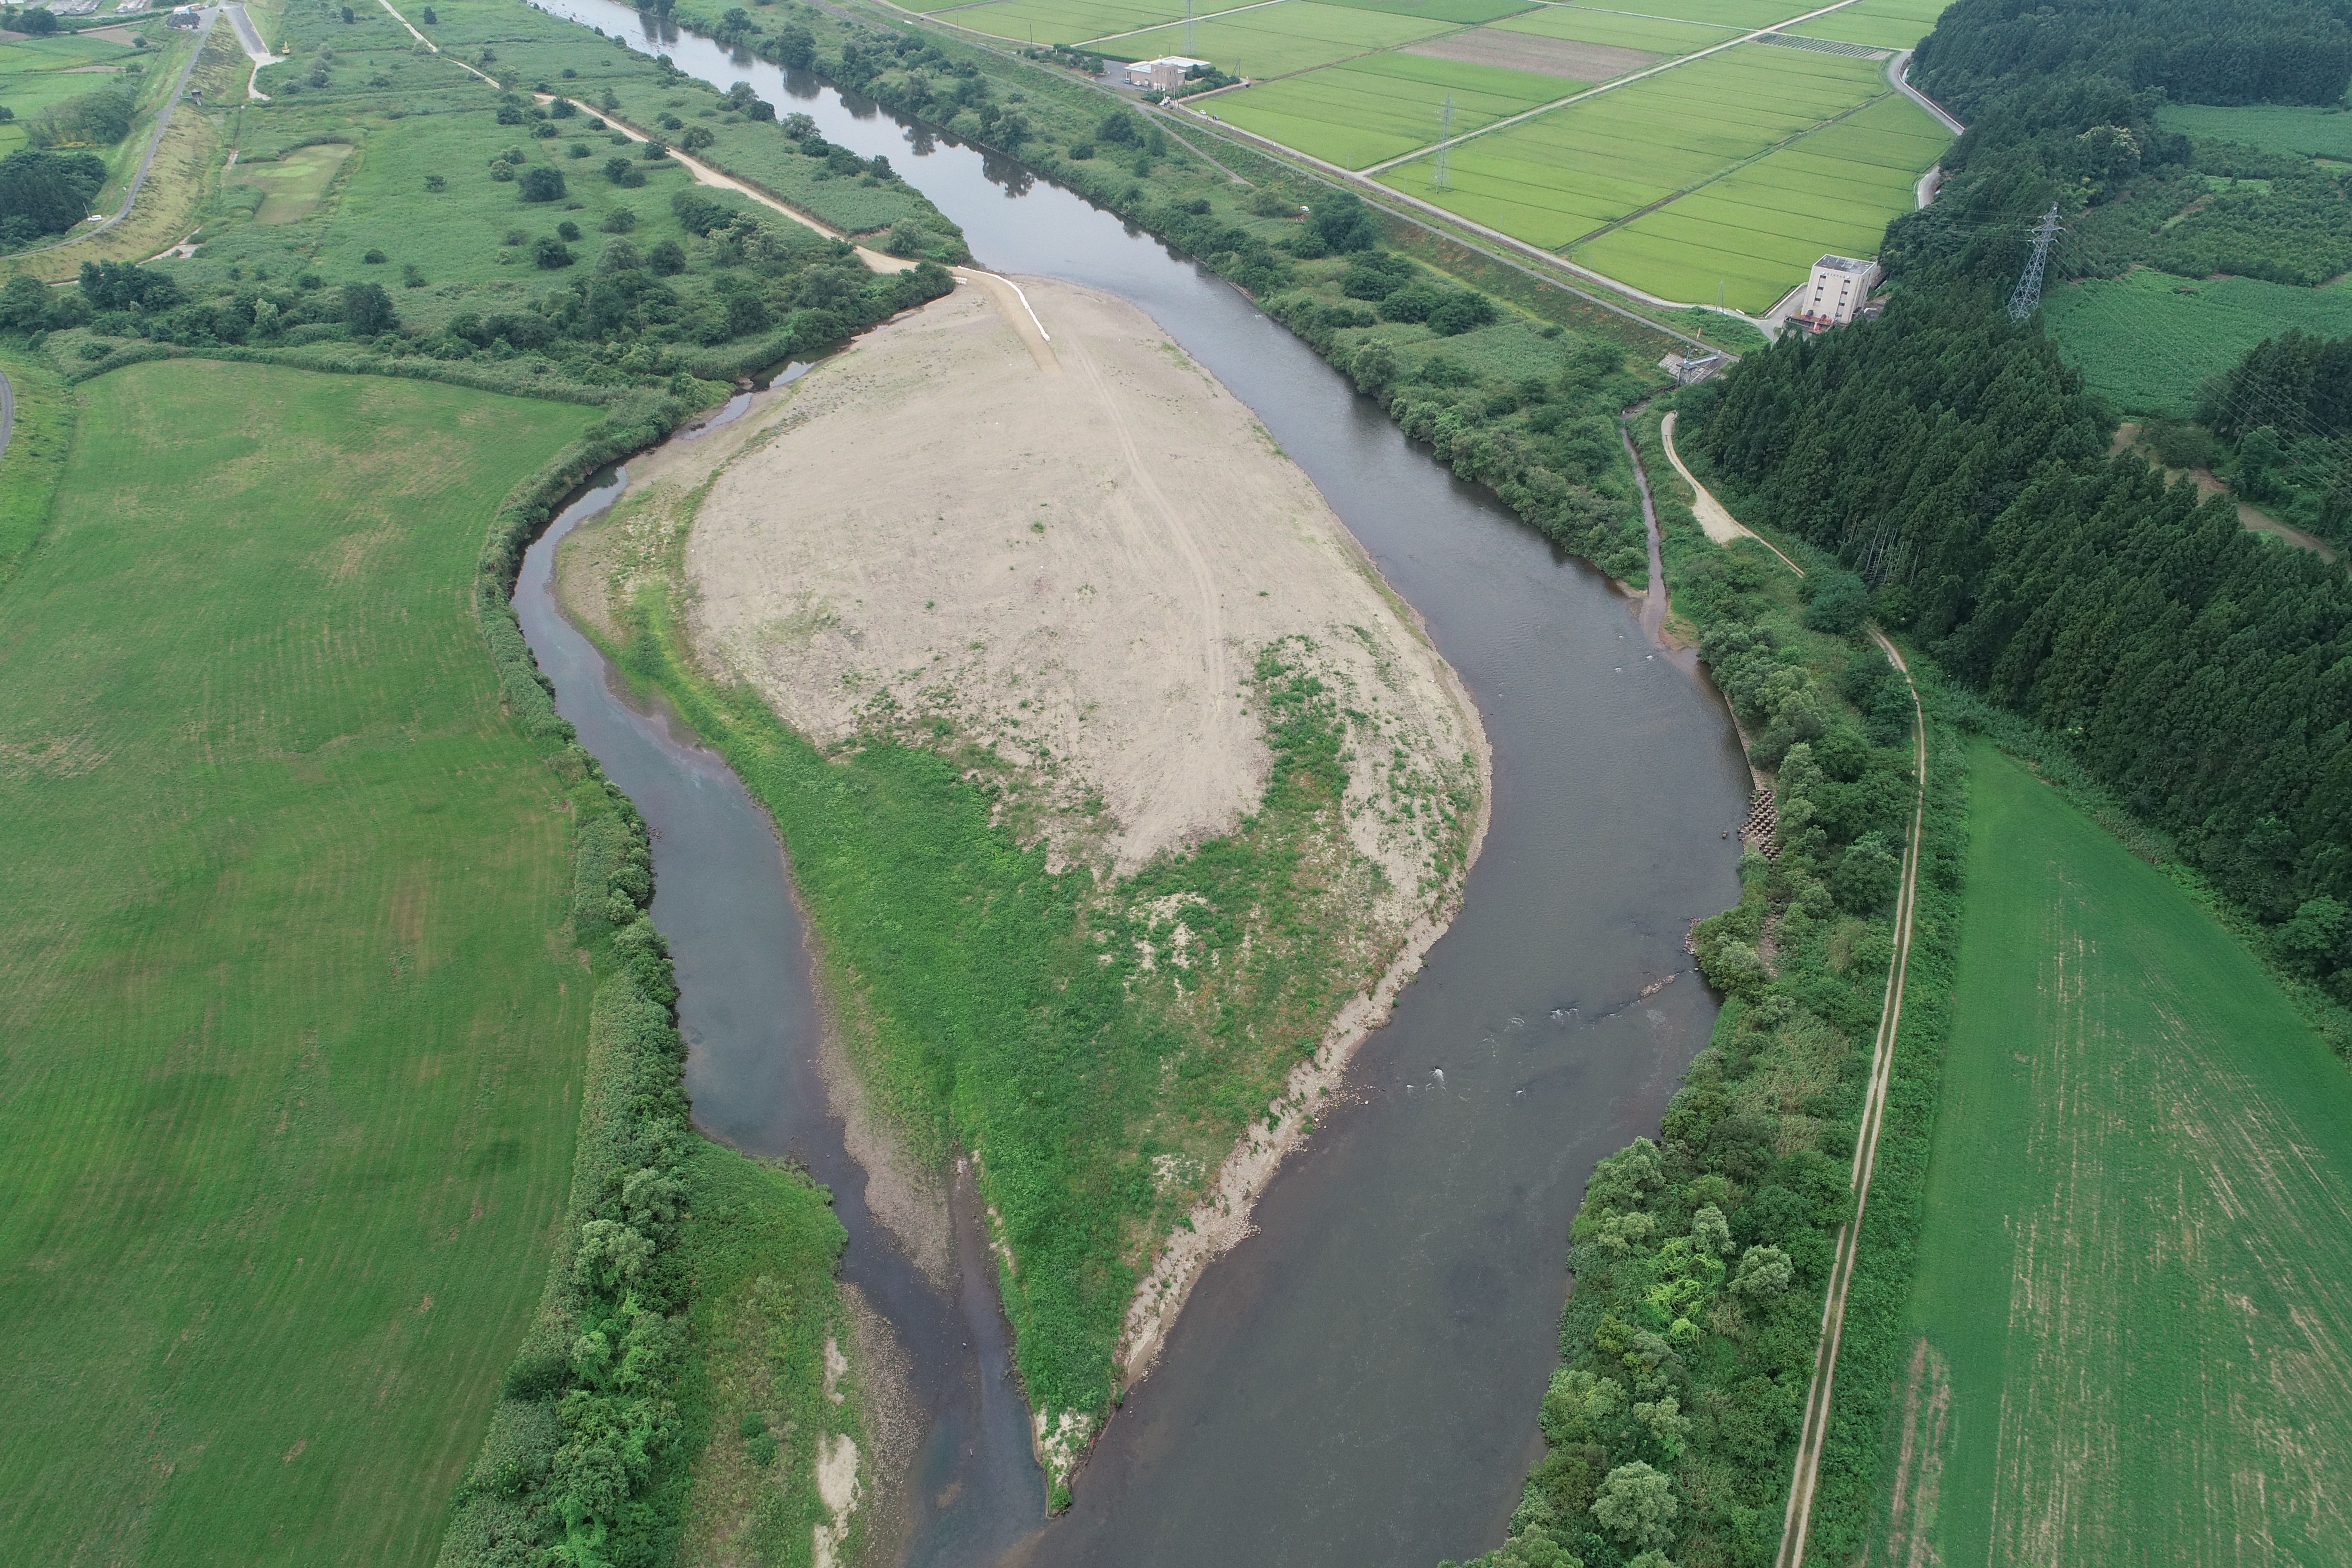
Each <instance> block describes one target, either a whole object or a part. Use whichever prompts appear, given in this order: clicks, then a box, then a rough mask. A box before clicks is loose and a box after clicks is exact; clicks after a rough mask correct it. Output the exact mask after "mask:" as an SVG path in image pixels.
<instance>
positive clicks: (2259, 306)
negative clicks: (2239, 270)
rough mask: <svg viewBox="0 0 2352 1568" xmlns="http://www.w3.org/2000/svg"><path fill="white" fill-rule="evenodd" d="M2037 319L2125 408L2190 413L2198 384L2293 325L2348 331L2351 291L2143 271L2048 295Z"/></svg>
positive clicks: (2098, 388) (2351, 328)
mask: <svg viewBox="0 0 2352 1568" xmlns="http://www.w3.org/2000/svg"><path fill="white" fill-rule="evenodd" d="M2042 321H2043V322H2044V324H2045V325H2046V327H2047V328H2048V331H2049V332H2050V335H2051V337H2052V338H2053V339H2055V340H2056V341H2057V343H2058V347H2059V350H2060V352H2062V353H2064V354H2065V356H2066V358H2067V360H2068V362H2069V363H2073V364H2074V365H2077V366H2079V367H2080V368H2081V370H2082V372H2083V375H2084V380H2085V381H2086V382H2088V383H2089V384H2090V387H2091V389H2092V390H2093V391H2094V392H2096V393H2098V394H2099V395H2101V396H2103V397H2105V398H2106V399H2107V400H2108V401H2109V402H2111V403H2113V404H2114V405H2116V407H2117V408H2119V409H2122V410H2123V411H2125V412H2126V413H2131V414H2173V415H2181V416H2187V415H2190V414H2193V413H2194V412H2195V411H2196V406H2197V389H2198V387H2199V386H2200V384H2203V383H2204V381H2205V379H2206V378H2207V377H2208V376H2213V375H2219V374H2221V373H2222V372H2224V371H2226V370H2228V369H2229V368H2230V367H2231V366H2232V365H2234V364H2236V363H2238V361H2239V360H2241V359H2242V358H2243V357H2244V356H2245V353H2246V351H2247V350H2248V349H2251V348H2252V347H2253V346H2254V345H2255V344H2257V343H2259V342H2262V341H2263V339H2265V338H2273V337H2276V336H2278V335H2279V334H2280V333H2281V332H2283V331H2288V330H2290V329H2297V328H2299V329H2301V330H2302V331H2306V332H2316V333H2319V334H2321V335H2323V336H2327V337H2343V336H2346V335H2347V334H2352V289H2347V288H2345V287H2344V286H2343V285H2342V284H2340V283H2338V284H2334V285H2330V286H2329V287H2326V288H2323V289H2297V288H2294V287H2293V286H2291V285H2289V284H2284V283H2265V282H2263V280H2262V279H2258V278H2205V279H2188V278H2176V277H2174V276H2173V275H2172V274H2171V273H2169V272H2158V271H2157V270H2155V269H2154V268H2139V269H2137V270H2136V271H2132V272H2127V273H2126V274H2125V275H2124V276H2123V277H2121V278H2090V279H2084V280H2082V281H2081V282H2078V283H2072V284H2069V285H2067V286H2066V287H2065V288H2063V289H2056V290H2054V291H2053V292H2052V293H2050V294H2049V295H2047V296H2045V297H2044V298H2043V300H2042Z"/></svg>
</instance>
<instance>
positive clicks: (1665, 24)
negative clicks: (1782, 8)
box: [1496, 5, 1803, 55]
mask: <svg viewBox="0 0 2352 1568" xmlns="http://www.w3.org/2000/svg"><path fill="white" fill-rule="evenodd" d="M1790 15H1792V16H1802V15H1803V13H1802V12H1801V11H1800V12H1791V13H1790ZM1496 26H1499V27H1503V28H1507V30H1509V31H1511V32H1514V33H1533V34H1535V35H1536V36H1537V37H1544V38H1573V39H1575V40H1576V41H1577V42H1579V43H1584V44H1608V45H1610V46H1612V47H1615V48H1621V49H1647V50H1649V51H1650V52H1651V53H1652V54H1655V55H1687V54H1691V53H1694V52H1696V50H1699V49H1704V48H1709V47H1713V46H1714V45H1717V44H1727V43H1729V42H1731V40H1732V39H1734V38H1736V37H1739V35H1740V33H1741V32H1742V31H1744V30H1745V29H1742V28H1738V27H1710V26H1703V25H1701V24H1699V23H1696V22H1676V21H1672V20H1669V19H1667V18H1664V17H1660V16H1631V15H1626V14H1623V13H1620V12H1616V11H1588V10H1584V9H1582V8H1580V7H1579V6H1575V5H1546V6H1544V7H1542V8H1541V9H1539V10H1535V11H1530V12H1528V14H1527V15H1525V16H1514V17H1512V18H1511V19H1510V20H1509V21H1507V22H1498V23H1496Z"/></svg>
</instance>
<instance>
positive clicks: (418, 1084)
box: [0, 361, 593, 1564]
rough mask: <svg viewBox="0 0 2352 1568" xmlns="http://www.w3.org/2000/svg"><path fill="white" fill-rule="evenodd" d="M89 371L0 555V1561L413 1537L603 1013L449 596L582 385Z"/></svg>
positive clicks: (517, 1324) (464, 623)
mask: <svg viewBox="0 0 2352 1568" xmlns="http://www.w3.org/2000/svg"><path fill="white" fill-rule="evenodd" d="M80 396H81V398H82V410H81V413H80V416H79V429H78V431H77V433H76V435H75V437H74V445H73V450H72V457H71V458H70V460H69V462H68V465H67V469H66V477H65V481H64V484H63V487H62V489H61V490H60V491H59V493H58V502H57V505H56V509H55V510H54V512H53V514H52V516H51V519H50V522H49V526H48V529H47V533H46V535H45V537H44V538H43V539H42V540H41V542H39V543H38V544H37V545H36V546H35V548H34V549H33V551H32V552H31V553H30V554H29V555H28V556H26V558H25V560H24V562H23V563H22V565H21V566H20V568H19V569H18V570H17V572H16V574H15V576H14V577H13V578H11V579H10V580H9V581H8V583H7V584H6V586H5V588H0V663H5V667H6V668H7V670H8V679H7V680H6V681H5V682H0V977H5V980H0V1037H5V1040H6V1042H7V1045H6V1049H5V1056H0V1100H5V1104H6V1105H7V1107H8V1113H7V1116H6V1118H5V1121H0V1191H5V1192H6V1193H7V1194H8V1201H7V1202H6V1204H5V1205H0V1310H5V1313H6V1315H7V1317H8V1319H9V1321H12V1322H14V1323H15V1324H16V1331H15V1332H16V1340H15V1342H14V1345H13V1348H12V1349H11V1351H10V1352H9V1354H8V1356H7V1358H6V1360H5V1366H4V1367H0V1404H5V1406H6V1408H7V1410H8V1412H9V1419H8V1423H7V1426H6V1428H5V1435H0V1499H5V1503H0V1540H5V1542H7V1545H6V1547H5V1550H0V1555H5V1557H7V1558H8V1559H9V1560H10V1561H12V1562H22V1563H67V1562H157V1561H169V1562H173V1563H223V1564H230V1563H235V1564H247V1563H305V1564H309V1563H371V1564H373V1563H425V1562H426V1561H429V1559H430V1557H431V1555H432V1552H433V1550H434V1546H435V1542H436V1537H437V1535H438V1532H439V1531H440V1527H441V1521H442V1519H443V1516H444V1507H445V1502H446V1499H447V1498H448V1496H449V1492H450V1489H451V1487H452V1485H453V1484H454V1483H455V1482H456V1480H457V1477H458V1475H459V1473H460V1472H461V1470H462V1469H463V1468H464V1467H465V1466H466V1465H467V1463H468V1462H469V1461H470V1460H471V1459H472V1458H473V1457H474V1453H475V1450H476V1447H477V1446H478V1444H479V1443H480V1441H481V1436H482V1430H483V1425H484V1422H485V1420H486V1419H487V1416H488V1412H489V1408H490V1405H491V1402H492V1401H493V1399H494V1398H495V1397H496V1394H497V1391H498V1384H499V1377H500V1375H501V1373H503V1372H504V1371H505V1369H506V1364H507V1361H508V1358H509V1355H510V1353H511V1352H512V1351H513V1349H514V1347H515V1344H516V1343H517V1342H518V1341H519V1340H520V1336H521V1334H522V1332H523V1330H524V1327H525V1325H526V1323H527V1322H528V1321H529V1320H530V1314H531V1312H532V1310H533V1309H534V1308H535V1307H536V1305H537V1303H538V1300H539V1297H540V1292H541V1288H542V1286H543V1285H544V1283H545V1280H546V1268H547V1256H548V1246H549V1243H550V1241H551V1228H550V1227H551V1224H552V1222H553V1221H554V1220H555V1219H556V1218H557V1216H558V1215H559V1213H560V1210H561V1206H562V1203H563V1200H564V1196H565V1193H566V1190H567V1187H568V1184H569V1182H570V1179H571V1171H572V1140H573V1128H574V1123H575V1121H576V1118H577V1114H578V1110H579V1107H578V1103H577V1098H576V1095H575V1093H574V1086H575V1084H576V1082H577V1079H578V1075H579V1071H580V1056H581V1050H582V1042H583V1036H584V1032H585V1029H586V1024H587V1001H588V984H587V980H588V976H587V975H586V973H584V972H583V970H582V969H581V968H580V967H579V965H578V964H577V963H574V962H573V961H572V956H571V952H570V948H571V943H570V940H569V939H568V937H566V936H565V935H564V934H563V931H562V925H563V919H564V916H565V913H566V910H567V908H568V904H569V900H570V895H571V879H572V866H571V858H570V855H569V852H568V847H567V832H566V827H565V822H566V818H565V817H564V816H562V815H561V814H560V813H558V812H557V811H556V810H555V809H553V808H554V807H555V806H556V805H559V804H560V803H561V800H562V796H561V794H560V786H559V784H558V783H557V781H556V780H555V779H554V777H553V775H552V774H551V773H549V772H548V771H547V770H546V769H545V768H544V767H542V766H541V764H540V763H538V761H537V760H536V758H535V755H534V753H533V752H530V750H529V749H528V748H527V747H526V746H525V744H524V743H523V742H522V741H521V739H520V737H519V736H518V735H517V734H516V733H515V732H514V731H512V730H511V729H510V728H509V725H508V723H507V721H506V720H505V719H504V718H503V717H502V715H501V713H500V710H499V695H498V689H497V686H496V684H495V681H494V679H493V676H492V671H491V666H490V662H489V658H488V653H487V651H486V649H485V648H484V646H483V642H482V637H481V633H480V632H479V631H478V629H477V627H476V626H475V623H474V619H473V616H472V615H471V613H470V610H469V600H470V595H469V589H470V584H471V580H472V576H473V571H474V563H475V558H476V554H477V552H478V551H479V549H480V547H481V543H482V539H483V534H484V530H485V528H486V526H487V524H488V521H489V519H490V517H491V515H492V513H493V512H494V510H496V509H497V507H498V506H499V502H500V500H501V499H502V498H503V497H504V496H505V495H506V493H507V492H508V490H509V489H510V488H511V487H512V486H514V485H515V483H516V482H517V481H518V480H520V479H521V478H522V477H523V476H524V475H526V474H527V473H529V472H530V471H531V470H533V469H534V468H537V467H538V466H539V465H540V464H541V463H542V462H543V461H545V460H546V459H547V458H549V457H551V455H552V454H553V453H554V452H555V451H556V450H557V449H558V448H559V447H561V446H562V444H563V443H565V442H566V441H568V440H570V439H572V437H575V436H576V435H578V433H579V432H580V431H581V430H582V429H583V427H584V426H586V424H587V423H588V421H589V420H590V419H591V418H592V417H593V410H590V409H587V408H583V407H577V406H572V405H562V404H553V403H541V402H527V401H521V400H517V399H510V398H501V397H498V396H493V395H488V394H485V393H478V392H471V391H464V390H459V389H456V388H451V387H443V386H436V385H432V384H425V383H418V382H404V381H394V380H387V379H382V378H376V377H369V376H329V375H318V374H308V373H304V372H299V371H291V370H281V369H274V368H268V367H263V366H257V365H239V364H226V363H199V362H195V361H173V362H164V363H153V364H147V365H142V366H136V367H133V368H131V369H128V370H124V371H120V372H117V373H115V374H110V375H108V376H104V377H101V378H100V379H99V380H96V381H93V382H90V383H89V384H87V385H86V386H85V387H84V388H83V389H82V392H81V394H80ZM16 460H17V455H16V453H15V452H13V451H12V452H11V453H10V454H9V461H10V463H11V464H12V465H13V464H14V463H16Z"/></svg>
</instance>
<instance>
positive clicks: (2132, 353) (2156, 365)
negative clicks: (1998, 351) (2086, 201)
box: [2042, 111, 2352, 416]
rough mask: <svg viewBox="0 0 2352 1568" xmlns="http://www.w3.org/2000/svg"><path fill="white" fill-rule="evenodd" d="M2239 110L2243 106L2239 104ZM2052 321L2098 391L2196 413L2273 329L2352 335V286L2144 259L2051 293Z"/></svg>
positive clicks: (2136, 405)
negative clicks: (2184, 273) (2204, 389)
mask: <svg viewBox="0 0 2352 1568" xmlns="http://www.w3.org/2000/svg"><path fill="white" fill-rule="evenodd" d="M2231 112H2235V111H2231ZM2042 321H2043V323H2044V325H2045V327H2046V329H2047V330H2048V331H2049V333H2050V335H2051V336H2052V337H2053V338H2054V339H2055V340H2056V341H2057V343H2058V348H2059V351H2060V353H2063V354H2064V355H2065V357H2066V359H2067V361H2068V363H2072V364H2074V365H2075V366H2077V367H2079V368H2080V369H2081V370H2082V372H2083V376H2084V380H2085V381H2086V382H2087V383H2088V384H2090V387H2091V389H2092V390H2093V391H2095V392H2096V393H2098V394H2099V395H2101V396H2103V397H2105V398H2106V399H2107V400H2108V401H2109V402H2110V403H2113V404H2114V405H2116V407H2117V408H2118V409H2121V410H2122V411H2123V412H2125V413H2126V414H2169V415H2175V416H2186V415H2189V414H2193V413H2194V412H2195V411H2196V405H2197V388H2198V386H2199V385H2200V384H2202V383H2203V382H2204V381H2205V379H2206V378H2207V377H2208V376H2212V375H2218V374H2221V372H2223V371H2226V370H2228V369H2229V368H2230V367H2231V365H2233V364H2236V363H2238V361H2239V360H2241V359H2242V358H2243V357H2244V356H2245V353H2246V351H2247V350H2248V349H2250V348H2252V347H2253V346H2254V345H2255V344H2256V343H2259V342H2262V341H2263V339H2264V338H2271V337H2276V336H2277V335H2278V334H2279V333H2281V332H2284V331H2288V330H2290V329H2294V328H2300V329H2301V330H2302V331H2306V332H2316V333H2320V334H2323V335H2326V336H2328V337H2339V338H2340V337H2347V336H2352V289H2347V287H2345V286H2344V285H2343V284H2342V283H2340V282H2339V283H2335V284H2330V285H2329V286H2327V287H2326V288H2323V289H2297V288H2294V287H2292V286H2290V285H2288V284H2284V283H2265V282H2263V281H2262V280H2261V279H2254V278H2213V279H2186V278H2175V277H2174V276H2172V274H2170V273H2168V272H2158V271H2156V270H2155V269H2153V268H2140V269H2139V270H2137V271H2135V272H2129V273H2126V274H2125V275H2124V276H2123V277H2121V278H2114V279H2099V278H2094V279H2084V280H2083V281H2081V282H2078V283H2070V284H2068V285H2067V286H2066V287H2065V288H2063V289H2058V290H2056V291H2054V292H2053V293H2051V294H2048V295H2046V296H2044V297H2043V299H2042Z"/></svg>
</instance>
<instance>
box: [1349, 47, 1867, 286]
mask: <svg viewBox="0 0 2352 1568" xmlns="http://www.w3.org/2000/svg"><path fill="white" fill-rule="evenodd" d="M1884 90H1885V80H1884V79H1883V78H1882V77H1881V76H1880V74H1879V68H1878V67H1877V66H1876V65H1875V64H1874V63H1873V62H1871V61H1868V60H1859V59H1852V58H1845V57H1843V56H1838V55H1817V54H1810V53H1802V52H1800V51H1798V50H1794V49H1772V48H1761V47H1754V46H1744V47H1738V48H1734V49H1727V50H1725V51H1723V52H1722V53H1720V54H1715V55H1709V56H1707V57H1706V58H1704V59H1699V60H1694V61H1692V62H1691V63H1690V64H1688V65H1685V66H1680V67H1677V68H1675V69H1674V70H1671V71H1666V72H1663V73H1661V74H1659V75H1657V76H1653V77H1647V78H1644V79H1642V80H1639V81H1635V82H1632V83H1629V84H1628V85H1626V86H1624V87H1622V88H1620V89H1616V90H1614V91H1611V92H1607V93H1602V94H1600V95H1598V96H1596V97H1592V98H1588V99H1585V100H1581V101H1580V102H1577V103H1572V104H1570V105H1567V106H1566V107H1564V108H1561V109H1557V110H1552V111H1551V112H1549V113H1547V114H1541V115H1538V116H1537V117H1536V118H1534V119H1532V120H1528V121H1521V122H1520V123H1518V124H1517V125H1513V126H1510V127H1507V128H1506V129H1504V130H1501V131H1497V132H1494V133H1493V134H1491V135H1488V136H1483V137H1480V138H1478V139H1477V140H1475V141H1472V142H1464V143H1462V144H1461V145H1459V146H1457V147H1456V148H1455V149H1454V153H1453V158H1452V163H1453V184H1452V188H1450V189H1448V190H1445V191H1439V192H1433V191H1432V190H1431V189H1430V183H1431V174H1432V166H1431V164H1430V163H1429V161H1428V160H1427V159H1425V158H1424V159H1422V160H1418V161H1416V162H1414V163H1405V164H1401V165H1399V166H1398V167H1397V168H1395V169H1393V170H1391V171H1390V172H1388V173H1387V174H1383V175H1382V176H1381V179H1382V182H1383V183H1384V184H1390V185H1391V186H1393V187H1395V188H1396V189H1399V190H1402V191H1407V192H1410V193H1411V194H1412V195H1417V196H1421V197H1423V198H1424V199H1427V200H1430V201H1433V202H1435V203H1437V204H1438V205H1441V206H1444V207H1445V208H1447V209H1449V210H1450V211H1454V212H1457V213H1460V214H1461V215H1462V216H1465V217H1468V218H1472V219H1475V220H1476V221H1477V222H1480V223H1484V224H1487V225H1489V226H1493V227H1496V228H1499V229H1501V230H1503V232H1505V233H1506V234H1510V235H1515V236H1517V237H1519V238H1521V239H1525V240H1528V241H1530V242H1531V243H1533V244H1537V245H1540V246H1544V247H1548V248H1550V247H1564V246H1568V245H1571V244H1574V243H1576V242H1578V241H1580V240H1581V239H1583V238H1584V237H1586V236H1588V235H1591V234H1592V232H1593V231H1594V230H1596V229H1598V228H1600V227H1601V226H1604V225H1607V224H1610V223H1612V222H1615V221H1618V220H1620V219H1622V218H1624V217H1626V216H1629V215H1631V214H1633V213H1635V212H1638V211H1639V210H1641V209H1642V208H1643V207H1644V206H1647V205H1650V204H1651V203H1654V202H1659V201H1663V200H1664V199H1666V198H1667V197H1669V196H1672V195H1675V193H1677V192H1679V191H1683V190H1687V189H1689V188H1691V187H1693V186H1696V185H1698V184H1702V183H1704V182H1705V181H1707V180H1710V179H1713V178H1715V177H1716V176H1717V175H1719V174H1723V173H1725V172H1726V171H1727V170H1728V169H1730V168H1731V167H1732V166H1734V165H1735V164H1737V163H1739V162H1741V161H1742V160H1744V159H1748V158H1752V157H1755V156H1757V155H1758V154H1759V153H1763V152H1765V151H1766V150H1767V149H1768V148H1769V147H1770V146H1772V144H1773V143H1775V142H1781V141H1785V140H1787V139H1788V138H1790V137H1792V136H1796V135H1799V134H1801V133H1802V132H1805V131H1807V130H1809V129H1811V127H1812V126H1814V125H1817V124H1819V123H1820V122H1821V121H1823V120H1825V119H1827V118H1829V117H1830V116H1832V115H1833V114H1836V113H1839V112H1841V111H1843V110H1848V109H1852V108H1854V107H1856V106H1858V105H1860V104H1862V103H1864V102H1867V101H1868V100H1870V99H1871V98H1872V97H1874V96H1875V95H1876V94H1877V93H1879V92H1882V91H1884ZM1791 281H1794V279H1791Z"/></svg>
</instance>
